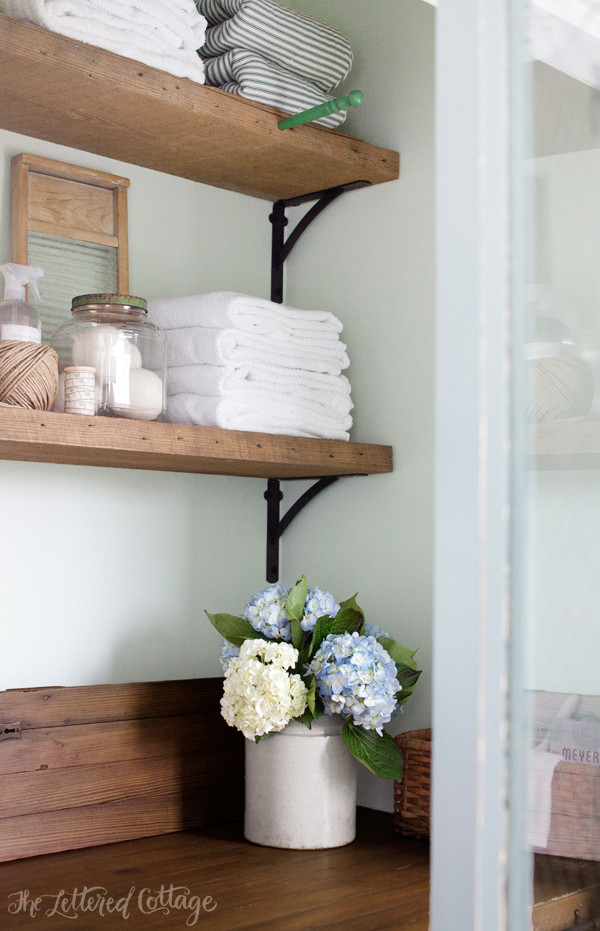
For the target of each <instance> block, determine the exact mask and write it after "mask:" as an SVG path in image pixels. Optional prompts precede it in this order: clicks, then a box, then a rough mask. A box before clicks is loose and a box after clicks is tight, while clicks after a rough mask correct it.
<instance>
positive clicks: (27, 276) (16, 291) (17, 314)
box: [0, 262, 44, 343]
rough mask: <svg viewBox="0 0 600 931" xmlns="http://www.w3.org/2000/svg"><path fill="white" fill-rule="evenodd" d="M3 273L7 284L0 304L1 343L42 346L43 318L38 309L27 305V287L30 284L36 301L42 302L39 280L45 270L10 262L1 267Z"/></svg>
mask: <svg viewBox="0 0 600 931" xmlns="http://www.w3.org/2000/svg"><path fill="white" fill-rule="evenodd" d="M0 272H1V273H2V274H3V275H4V281H5V288H4V300H3V301H0V340H3V339H14V340H18V341H19V342H26V343H41V341H42V324H41V321H40V315H39V314H38V312H37V310H36V309H35V307H32V306H31V304H27V303H26V302H25V288H26V286H27V285H29V287H30V288H31V290H32V292H33V296H34V298H35V299H36V300H38V301H39V300H40V292H39V290H38V286H37V280H38V278H41V277H42V276H43V274H44V272H43V270H42V269H41V268H34V267H33V266H32V265H17V264H16V263H15V262H7V263H6V265H0Z"/></svg>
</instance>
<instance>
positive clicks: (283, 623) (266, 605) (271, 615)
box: [244, 582, 292, 643]
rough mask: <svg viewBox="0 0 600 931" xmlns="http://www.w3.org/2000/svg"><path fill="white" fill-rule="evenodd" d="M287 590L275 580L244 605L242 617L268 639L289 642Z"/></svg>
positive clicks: (289, 625)
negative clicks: (286, 609) (286, 606)
mask: <svg viewBox="0 0 600 931" xmlns="http://www.w3.org/2000/svg"><path fill="white" fill-rule="evenodd" d="M287 596H288V590H287V588H286V587H285V586H284V585H282V584H281V582H276V583H275V585H269V586H268V587H267V588H264V589H263V590H262V591H260V592H256V594H255V595H253V596H252V598H251V599H250V601H249V602H248V604H247V605H246V606H245V607H244V617H245V618H246V619H247V620H248V621H250V623H251V624H252V626H253V627H254V629H255V630H257V631H258V632H259V633H260V634H262V635H263V637H266V638H267V639H268V640H286V641H287V642H288V643H291V640H292V626H291V624H290V622H289V621H288V619H287V616H286V613H285V602H286V600H287Z"/></svg>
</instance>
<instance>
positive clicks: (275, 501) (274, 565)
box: [264, 475, 339, 582]
mask: <svg viewBox="0 0 600 931" xmlns="http://www.w3.org/2000/svg"><path fill="white" fill-rule="evenodd" d="M338 478H339V476H338V475H326V476H325V477H324V478H320V479H317V481H316V482H315V483H314V484H313V485H311V486H310V488H307V489H306V491H305V492H304V494H302V495H300V497H299V498H298V499H297V500H296V501H295V502H294V503H293V504H292V505H291V506H290V507H289V508H288V510H287V511H286V512H285V514H284V515H283V517H280V511H279V506H280V504H281V502H282V500H283V492H282V491H281V483H280V480H279V479H278V478H270V479H268V480H267V490H266V491H265V495H264V496H265V500H266V502H267V582H277V581H278V580H279V540H280V539H281V537H282V535H283V533H284V532H285V531H286V530H287V528H288V527H289V525H290V524H291V522H292V521H293V519H294V517H296V516H297V515H298V514H299V513H300V511H301V510H302V509H303V508H304V507H306V505H307V504H308V503H309V501H312V499H313V498H314V497H316V495H318V494H319V493H320V492H321V491H323V490H324V489H325V488H328V487H329V485H331V484H333V482H337V480H338Z"/></svg>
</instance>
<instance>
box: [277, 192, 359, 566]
mask: <svg viewBox="0 0 600 931" xmlns="http://www.w3.org/2000/svg"><path fill="white" fill-rule="evenodd" d="M370 183H371V182H370V181H351V182H349V183H348V184H340V185H338V186H337V187H332V188H326V189H325V190H323V191H314V192H313V193H312V194H302V195H300V196H299V197H289V198H287V199H282V200H277V201H275V203H274V204H273V211H272V213H271V214H270V216H269V220H270V221H271V225H272V234H271V300H272V301H273V302H274V303H276V304H282V303H283V265H284V262H285V260H286V259H287V257H288V256H289V254H290V252H291V251H292V249H293V248H294V246H295V245H296V243H297V242H298V240H299V239H300V237H301V235H302V233H303V232H304V230H305V229H306V228H307V227H308V226H309V225H310V224H311V223H312V221H313V220H314V219H316V217H318V216H319V214H320V213H321V212H322V211H323V210H324V209H325V207H328V206H329V204H331V203H332V202H333V201H334V200H336V199H337V198H338V197H339V196H340V194H344V193H345V192H346V191H354V190H356V189H357V188H361V187H368V186H369V185H370ZM313 200H314V201H316V203H314V204H313V206H312V207H311V208H310V209H309V210H307V212H306V213H305V214H304V216H303V217H302V219H301V220H299V221H298V222H297V223H296V226H295V227H294V229H293V230H292V232H291V233H290V234H289V235H288V237H287V239H286V237H285V228H286V226H287V224H288V219H287V217H286V215H285V211H286V208H287V207H299V206H301V204H308V203H310V201H313ZM339 477H340V476H338V475H329V476H326V477H324V478H320V479H318V480H317V481H316V482H315V483H314V485H311V487H310V488H308V489H307V490H306V491H305V492H304V494H302V495H300V497H299V498H298V500H297V501H295V502H294V504H293V505H292V506H291V507H290V508H289V510H288V511H287V512H286V513H285V514H284V516H283V517H281V518H280V516H279V506H280V504H281V501H282V499H283V492H282V491H281V487H280V480H279V479H278V478H270V479H268V481H267V490H266V491H265V498H266V501H267V582H277V581H278V579H279V540H280V538H281V536H282V534H283V532H284V531H285V530H286V529H287V527H289V525H290V524H291V522H292V521H293V519H294V517H296V515H297V514H299V513H300V511H301V510H302V508H304V507H306V505H307V504H308V502H309V501H312V499H313V498H314V497H315V496H316V495H318V494H319V492H321V491H323V489H324V488H327V487H328V486H329V485H331V484H332V483H333V482H335V481H337V479H338V478H339Z"/></svg>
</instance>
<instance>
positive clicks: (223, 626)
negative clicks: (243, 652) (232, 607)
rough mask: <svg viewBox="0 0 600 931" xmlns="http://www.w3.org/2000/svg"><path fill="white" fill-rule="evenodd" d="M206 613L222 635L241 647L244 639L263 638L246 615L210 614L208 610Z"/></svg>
mask: <svg viewBox="0 0 600 931" xmlns="http://www.w3.org/2000/svg"><path fill="white" fill-rule="evenodd" d="M204 613H205V614H206V616H207V618H208V619H209V621H210V622H211V624H212V625H213V627H216V629H217V630H218V631H219V633H220V634H221V636H222V637H225V640H229V642H230V643H233V645H234V646H236V647H241V645H242V643H243V642H244V640H260V639H262V638H261V635H260V634H259V632H258V631H257V630H255V629H254V627H253V626H252V624H250V622H249V621H247V620H246V618H245V617H235V615H233V614H209V613H208V611H205V612H204Z"/></svg>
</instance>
